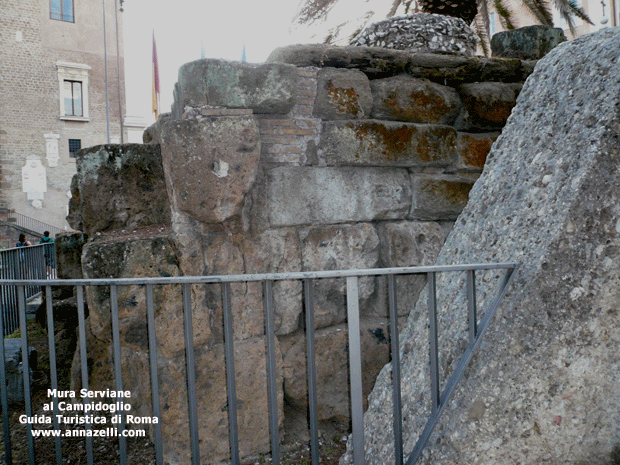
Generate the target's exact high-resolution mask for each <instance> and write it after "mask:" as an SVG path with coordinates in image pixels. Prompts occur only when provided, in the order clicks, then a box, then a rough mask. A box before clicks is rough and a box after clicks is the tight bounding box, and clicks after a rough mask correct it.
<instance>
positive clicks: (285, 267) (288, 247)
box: [243, 228, 303, 335]
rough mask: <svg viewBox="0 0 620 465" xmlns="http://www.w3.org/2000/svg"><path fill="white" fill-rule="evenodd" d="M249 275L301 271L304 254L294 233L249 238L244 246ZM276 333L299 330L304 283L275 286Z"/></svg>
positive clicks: (279, 231)
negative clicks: (302, 255) (302, 254)
mask: <svg viewBox="0 0 620 465" xmlns="http://www.w3.org/2000/svg"><path fill="white" fill-rule="evenodd" d="M243 259H244V265H245V269H244V272H245V273H249V274H252V273H284V272H291V271H301V270H302V261H301V250H300V245H299V239H298V237H297V233H296V231H295V230H293V229H287V228H282V229H277V230H271V231H265V232H263V233H259V234H257V235H255V236H254V237H248V238H247V239H246V240H245V241H244V243H243ZM273 300H274V310H275V328H276V329H275V331H276V334H277V335H283V334H289V333H292V332H293V331H295V330H297V329H298V326H299V323H300V321H301V313H302V302H303V297H302V283H301V281H299V280H293V281H291V280H287V281H276V282H274V285H273Z"/></svg>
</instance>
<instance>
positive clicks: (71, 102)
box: [63, 81, 84, 116]
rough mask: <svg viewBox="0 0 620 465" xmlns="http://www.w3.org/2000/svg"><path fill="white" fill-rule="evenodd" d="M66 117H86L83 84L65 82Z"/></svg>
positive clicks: (79, 82)
mask: <svg viewBox="0 0 620 465" xmlns="http://www.w3.org/2000/svg"><path fill="white" fill-rule="evenodd" d="M63 96H64V98H65V116H84V113H83V111H82V82H81V81H65V86H64V93H63Z"/></svg>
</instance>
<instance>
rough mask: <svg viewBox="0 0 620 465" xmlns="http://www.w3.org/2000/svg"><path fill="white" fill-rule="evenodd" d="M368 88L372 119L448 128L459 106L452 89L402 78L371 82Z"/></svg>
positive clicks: (425, 81)
mask: <svg viewBox="0 0 620 465" xmlns="http://www.w3.org/2000/svg"><path fill="white" fill-rule="evenodd" d="M370 88H371V89H372V97H373V108H372V117H373V118H376V119H384V120H395V121H407V122H410V123H430V124H452V123H454V120H455V119H456V117H457V115H458V114H459V112H460V111H461V108H462V106H463V105H462V103H461V99H460V98H459V96H458V94H457V93H456V91H455V90H454V89H453V88H452V87H447V86H442V85H440V84H435V83H433V82H430V81H427V80H424V79H415V78H413V77H411V76H407V75H404V74H401V75H398V76H394V77H391V78H385V79H374V80H373V81H371V83H370Z"/></svg>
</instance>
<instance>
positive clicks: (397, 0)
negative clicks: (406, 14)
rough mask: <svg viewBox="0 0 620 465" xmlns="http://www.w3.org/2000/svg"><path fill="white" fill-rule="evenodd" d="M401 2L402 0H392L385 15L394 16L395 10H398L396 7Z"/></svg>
mask: <svg viewBox="0 0 620 465" xmlns="http://www.w3.org/2000/svg"><path fill="white" fill-rule="evenodd" d="M402 3H403V0H393V1H392V7H391V8H390V11H388V14H387V17H388V18H391V17H392V16H394V15H395V14H396V10H398V7H399V6H400V5H401V4H402Z"/></svg>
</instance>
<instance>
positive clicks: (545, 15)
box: [523, 0, 553, 26]
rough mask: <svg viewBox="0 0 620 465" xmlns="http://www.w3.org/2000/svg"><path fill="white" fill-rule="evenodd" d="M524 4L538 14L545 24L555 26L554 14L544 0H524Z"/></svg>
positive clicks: (541, 21) (537, 16) (540, 20)
mask: <svg viewBox="0 0 620 465" xmlns="http://www.w3.org/2000/svg"><path fill="white" fill-rule="evenodd" d="M523 4H524V5H525V6H526V7H527V8H528V9H529V10H530V11H531V12H532V13H533V14H534V16H536V19H538V22H540V24H542V25H544V26H553V16H552V15H551V10H550V9H549V5H548V4H547V2H545V1H544V0H523Z"/></svg>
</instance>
